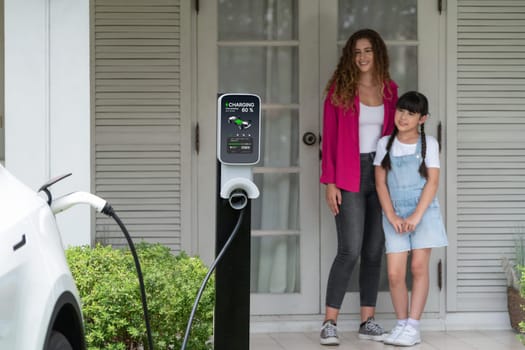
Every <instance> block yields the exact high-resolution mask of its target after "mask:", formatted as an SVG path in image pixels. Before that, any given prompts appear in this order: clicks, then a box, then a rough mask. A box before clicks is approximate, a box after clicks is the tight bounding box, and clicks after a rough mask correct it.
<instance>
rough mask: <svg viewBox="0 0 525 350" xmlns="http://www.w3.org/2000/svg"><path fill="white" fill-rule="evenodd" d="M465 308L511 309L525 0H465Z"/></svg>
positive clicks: (461, 11)
mask: <svg viewBox="0 0 525 350" xmlns="http://www.w3.org/2000/svg"><path fill="white" fill-rule="evenodd" d="M457 3H458V41H457V43H458V47H457V49H458V61H457V67H458V69H457V77H458V91H457V269H458V270H457V276H449V278H456V279H457V280H456V285H457V291H456V293H457V294H456V295H457V309H458V311H503V310H506V304H505V303H506V282H505V276H504V274H503V272H502V268H501V265H500V259H501V257H502V256H504V255H506V256H512V255H513V252H514V238H515V234H516V232H517V231H519V230H523V227H522V228H520V226H522V225H521V224H520V223H524V222H525V1H523V0H514V1H512V0H511V1H501V0H491V1H489V0H472V1H470V0H469V1H467V0H458V2H457Z"/></svg>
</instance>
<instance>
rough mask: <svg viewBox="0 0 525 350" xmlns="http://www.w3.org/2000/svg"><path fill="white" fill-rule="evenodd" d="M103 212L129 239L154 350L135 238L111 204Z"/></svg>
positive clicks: (151, 348)
mask: <svg viewBox="0 0 525 350" xmlns="http://www.w3.org/2000/svg"><path fill="white" fill-rule="evenodd" d="M101 213H102V214H106V215H107V216H110V217H112V218H113V219H114V220H115V221H116V223H117V224H118V225H119V227H120V229H121V230H122V233H124V236H125V237H126V241H128V245H129V250H130V251H131V255H133V261H134V262H135V269H136V270H137V275H138V278H139V285H140V298H141V301H142V311H143V313H144V322H145V323H146V334H147V336H148V344H149V350H153V337H152V335H151V326H150V322H149V313H148V303H147V301H146V288H145V287H144V278H143V276H142V269H141V268H140V261H139V257H138V255H137V251H136V249H135V245H134V244H133V240H132V239H131V236H130V234H129V232H128V230H127V229H126V226H124V223H123V222H122V220H120V218H119V217H118V215H117V213H115V211H114V210H113V208H112V207H111V206H110V205H109V204H106V206H104V209H102V211H101Z"/></svg>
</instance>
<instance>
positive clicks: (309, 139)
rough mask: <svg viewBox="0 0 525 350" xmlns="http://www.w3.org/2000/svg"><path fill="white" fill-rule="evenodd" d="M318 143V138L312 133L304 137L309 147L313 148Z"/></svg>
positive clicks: (306, 133)
mask: <svg viewBox="0 0 525 350" xmlns="http://www.w3.org/2000/svg"><path fill="white" fill-rule="evenodd" d="M316 142H317V136H315V134H314V133H313V132H311V131H307V132H305V133H304V135H303V143H304V144H305V145H307V146H312V145H314V144H315V143H316Z"/></svg>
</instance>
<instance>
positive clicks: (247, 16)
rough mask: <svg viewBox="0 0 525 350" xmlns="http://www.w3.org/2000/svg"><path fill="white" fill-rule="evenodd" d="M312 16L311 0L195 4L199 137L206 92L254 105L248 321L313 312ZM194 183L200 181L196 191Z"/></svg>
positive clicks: (207, 167) (206, 165)
mask: <svg viewBox="0 0 525 350" xmlns="http://www.w3.org/2000/svg"><path fill="white" fill-rule="evenodd" d="M318 9H319V3H318V2H317V1H312V0H300V1H298V0H273V1H245V0H221V1H217V2H215V1H210V2H201V10H200V12H199V14H198V17H197V21H198V30H199V39H198V44H199V45H198V47H199V48H198V54H199V73H198V74H199V100H198V106H199V109H200V112H199V113H198V122H199V130H200V133H201V139H202V138H203V137H202V135H203V133H205V135H206V136H205V137H206V138H208V137H210V138H211V137H213V138H214V137H215V136H214V134H213V132H214V130H210V128H208V129H207V130H204V129H203V128H204V127H206V126H207V124H209V122H208V123H206V121H207V120H208V121H209V120H210V119H209V118H210V114H211V113H213V114H215V112H214V111H213V109H212V107H211V106H214V105H215V99H216V93H219V92H221V93H226V92H247V93H255V94H258V95H259V96H260V97H261V101H262V121H261V132H262V145H261V161H260V162H259V164H257V166H256V167H255V168H254V180H255V183H256V184H257V186H258V187H259V189H260V190H261V196H260V197H259V198H258V199H256V200H254V201H252V259H251V289H252V301H251V312H252V314H257V315H264V314H273V315H275V314H301V313H302V314H312V313H318V312H319V268H320V267H319V191H318V189H319V186H318V183H319V168H318V160H319V145H318V136H317V135H318V133H319V114H318V111H319V92H318V89H317V87H318V85H319V72H318V70H319V68H318V67H319V42H318V38H319V24H318V20H319V12H318V11H319V10H318ZM300 38H305V39H304V40H301V39H300ZM210 67H211V68H210ZM215 67H216V68H215ZM213 89H215V94H214V93H213ZM204 110H206V112H204ZM201 111H202V112H201ZM309 132H310V133H311V134H308V133H309ZM305 134H306V135H307V138H306V139H305V142H303V136H304V135H305ZM308 137H309V138H308ZM204 142H207V141H206V140H204V139H203V143H202V146H203V147H202V148H201V150H200V153H201V155H199V172H200V173H203V174H204V173H207V174H210V173H213V172H215V162H213V161H212V160H213V158H211V157H209V154H210V152H211V153H212V154H214V153H213V152H214V150H213V149H212V147H213V144H211V143H210V142H207V145H209V149H206V150H205V149H203V148H204V146H205V144H204ZM310 143H312V144H310ZM204 152H206V154H208V161H207V162H204V161H203V160H202V159H203V157H206V155H204V154H202V153H204ZM204 186H206V179H203V180H202V181H199V189H198V190H199V191H204V188H205V187H204ZM206 200H208V202H209V197H208V199H206V193H203V194H202V195H199V210H200V213H202V214H200V215H206V214H205V213H206V210H204V209H203V205H206V203H204V202H205V201H206ZM209 208H210V209H209V210H208V211H207V212H208V213H209V212H213V210H214V206H209ZM211 224H212V223H210V224H209V227H210V228H213V227H214V226H211ZM203 234H206V233H205V232H203Z"/></svg>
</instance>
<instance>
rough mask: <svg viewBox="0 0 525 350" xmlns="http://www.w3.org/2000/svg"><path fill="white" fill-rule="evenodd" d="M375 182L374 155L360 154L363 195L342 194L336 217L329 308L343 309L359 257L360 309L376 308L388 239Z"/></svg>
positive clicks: (360, 193) (329, 283) (329, 282)
mask: <svg viewBox="0 0 525 350" xmlns="http://www.w3.org/2000/svg"><path fill="white" fill-rule="evenodd" d="M374 179H375V178H374V165H373V154H368V153H367V154H361V185H360V192H347V191H343V190H341V195H342V201H341V206H340V208H339V214H337V215H336V216H335V223H336V227H337V255H336V257H335V259H334V262H333V264H332V268H331V270H330V275H329V277H328V284H327V290H326V306H329V307H332V308H336V309H340V308H341V304H342V303H343V298H344V296H345V293H346V290H347V288H348V282H349V281H350V278H351V277H352V271H353V269H354V266H355V264H356V263H357V261H358V259H359V256H361V264H360V270H359V291H360V302H361V306H375V305H376V301H377V291H378V288H379V274H380V271H381V258H382V256H383V251H384V245H385V236H384V234H383V226H382V218H381V215H382V214H381V205H380V203H379V199H378V198H377V193H376V188H375V180H374Z"/></svg>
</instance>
